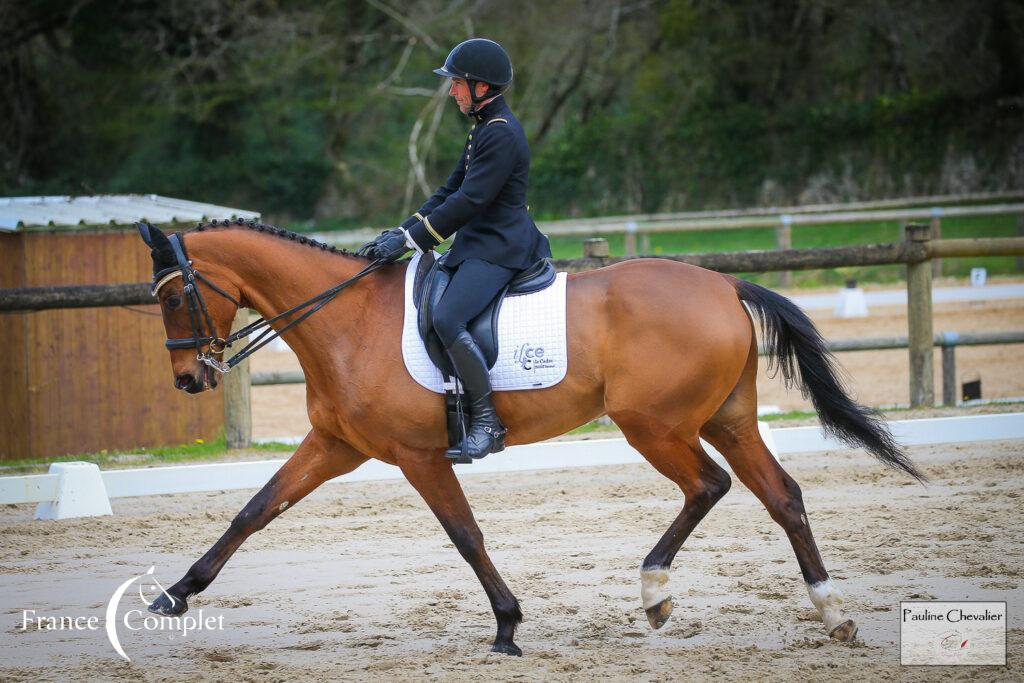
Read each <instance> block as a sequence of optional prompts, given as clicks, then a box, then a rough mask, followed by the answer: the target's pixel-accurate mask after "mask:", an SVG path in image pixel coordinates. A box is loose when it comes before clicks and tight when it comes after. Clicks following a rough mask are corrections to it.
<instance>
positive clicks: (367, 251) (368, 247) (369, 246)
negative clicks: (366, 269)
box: [356, 228, 398, 258]
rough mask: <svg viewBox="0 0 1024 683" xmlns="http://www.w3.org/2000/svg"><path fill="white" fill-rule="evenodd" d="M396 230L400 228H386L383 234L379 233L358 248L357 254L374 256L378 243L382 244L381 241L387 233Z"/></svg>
mask: <svg viewBox="0 0 1024 683" xmlns="http://www.w3.org/2000/svg"><path fill="white" fill-rule="evenodd" d="M395 230H398V228H392V229H391V230H385V231H384V232H382V233H381V234H379V235H377V236H376V237H374V238H373V239H372V240H370V241H369V242H367V243H366V244H364V245H363V246H361V247H359V248H358V249H356V255H357V256H369V257H370V258H374V256H373V250H374V249H375V248H376V247H377V245H378V244H380V241H381V240H382V239H384V236H385V235H387V234H388V233H391V232H394V231H395Z"/></svg>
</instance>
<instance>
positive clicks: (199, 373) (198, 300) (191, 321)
mask: <svg viewBox="0 0 1024 683" xmlns="http://www.w3.org/2000/svg"><path fill="white" fill-rule="evenodd" d="M138 228H139V234H140V235H142V239H143V241H144V242H145V243H146V244H147V245H148V246H149V247H150V249H152V252H151V255H152V257H153V294H154V295H155V296H156V297H157V300H158V301H159V303H160V310H161V313H162V314H163V319H164V329H166V330H167V342H166V346H167V349H168V351H169V352H170V356H171V369H172V370H173V372H174V385H175V386H176V387H177V388H179V389H182V390H184V391H187V392H189V393H190V394H198V393H199V392H201V391H205V390H206V389H212V388H214V387H216V386H217V373H216V371H214V369H213V368H212V367H210V365H209V364H208V363H205V362H203V358H204V357H205V358H206V359H208V360H212V361H215V362H220V361H222V360H223V359H222V355H223V351H224V346H223V342H224V339H225V338H226V337H228V335H229V333H230V332H231V323H232V321H233V320H234V317H235V312H236V311H237V310H238V308H239V306H240V305H241V304H240V303H239V299H240V292H239V290H238V288H237V287H236V286H234V285H233V284H232V283H230V282H228V281H227V279H226V278H223V277H220V278H217V276H216V275H213V276H212V277H211V273H212V271H211V273H208V274H205V275H204V274H202V273H200V272H199V265H202V266H203V267H204V269H205V268H206V267H207V266H210V265H212V264H199V265H196V264H193V262H192V261H191V260H189V256H188V255H187V253H186V252H185V242H184V239H183V238H182V235H180V234H172V235H171V236H170V237H168V236H167V235H165V234H164V233H163V232H161V231H160V230H159V229H158V228H156V227H154V226H152V225H149V224H148V223H145V222H142V223H139V224H138ZM217 279H220V280H221V281H219V282H218V281H216V280H217Z"/></svg>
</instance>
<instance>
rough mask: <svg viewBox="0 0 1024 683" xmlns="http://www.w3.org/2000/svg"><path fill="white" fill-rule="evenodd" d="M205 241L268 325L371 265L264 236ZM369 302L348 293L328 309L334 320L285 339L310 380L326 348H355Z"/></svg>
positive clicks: (239, 233)
mask: <svg viewBox="0 0 1024 683" xmlns="http://www.w3.org/2000/svg"><path fill="white" fill-rule="evenodd" d="M200 236H201V237H202V238H203V239H202V240H201V242H202V252H203V253H209V254H211V256H210V258H211V260H214V259H215V260H216V262H217V263H218V264H220V265H221V266H222V267H224V268H226V269H227V270H228V271H230V272H231V274H232V278H233V279H234V280H235V284H236V286H238V287H239V288H240V289H241V294H242V298H243V300H244V301H245V302H246V303H248V304H249V305H250V306H251V307H252V308H253V309H255V310H256V311H257V312H258V313H259V314H260V315H261V316H263V317H264V318H265V319H267V320H269V319H271V318H273V317H274V316H276V315H278V314H280V313H282V312H284V311H286V310H288V309H290V308H292V307H294V306H296V305H298V304H300V303H302V302H304V301H307V300H309V299H312V298H313V297H315V296H316V295H317V294H320V293H321V292H323V291H325V290H327V289H329V288H331V287H333V286H334V285H336V284H338V283H340V282H343V281H344V280H347V279H348V278H350V277H352V276H353V275H355V274H356V273H357V272H359V270H361V269H362V268H363V267H365V265H366V263H365V262H364V261H362V260H360V259H357V258H355V257H350V256H344V255H339V254H335V253H331V252H326V251H320V250H317V249H315V248H313V247H310V246H308V245H302V244H297V243H294V242H289V241H287V240H283V239H281V238H279V237H275V236H272V235H267V234H263V233H255V232H248V231H244V230H225V231H218V232H210V233H197V234H196V237H200ZM207 247H208V248H209V251H207ZM214 255H215V256H214ZM365 297H366V294H365V289H363V288H358V287H354V288H350V289H346V290H344V291H343V292H341V293H340V294H339V295H338V296H337V297H336V298H335V299H334V300H333V301H332V302H331V303H330V304H329V305H328V307H327V309H328V310H329V311H330V313H331V315H330V316H327V315H325V313H326V311H323V310H321V311H318V312H316V313H314V314H313V315H311V316H309V317H308V318H307V319H306V320H304V321H302V322H301V323H299V324H298V325H295V326H294V327H292V328H291V329H290V330H289V331H288V332H287V333H286V341H287V342H288V344H289V346H291V348H292V350H293V351H295V353H296V355H298V357H299V362H300V363H301V365H302V367H303V369H304V370H305V371H306V373H307V376H308V375H309V374H310V371H312V370H314V368H315V367H316V366H317V365H319V362H320V360H321V358H322V355H323V354H322V353H318V352H322V350H323V349H324V348H329V349H332V350H335V351H339V352H344V350H345V348H346V347H347V346H348V345H350V344H351V343H355V330H356V329H357V328H358V325H355V324H353V323H355V322H356V320H355V318H357V317H358V315H359V313H358V312H359V311H362V310H364V306H363V300H364V299H365ZM307 310H309V309H308V308H306V309H303V310H302V311H298V312H296V313H295V314H293V315H290V316H288V317H286V318H284V319H282V320H280V321H277V322H275V323H274V327H275V328H276V329H278V330H280V329H281V328H282V327H284V326H285V325H286V324H287V323H288V322H290V321H292V320H295V318H297V317H298V316H300V315H302V313H303V312H305V311H307ZM328 317H330V318H331V321H328Z"/></svg>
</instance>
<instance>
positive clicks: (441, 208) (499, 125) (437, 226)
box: [402, 95, 551, 270]
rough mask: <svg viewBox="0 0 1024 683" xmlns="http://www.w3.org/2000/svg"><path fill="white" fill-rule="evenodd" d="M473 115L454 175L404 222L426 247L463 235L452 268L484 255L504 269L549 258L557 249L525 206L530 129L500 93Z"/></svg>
mask: <svg viewBox="0 0 1024 683" xmlns="http://www.w3.org/2000/svg"><path fill="white" fill-rule="evenodd" d="M474 118H475V119H476V123H475V124H474V125H473V127H472V128H471V129H470V131H469V137H468V138H467V140H466V146H465V148H464V149H463V151H462V156H461V157H460V158H459V161H458V163H456V164H455V169H454V170H453V171H452V173H451V175H450V176H448V180H447V181H446V182H445V183H444V185H442V186H441V187H440V188H438V190H437V191H436V192H435V193H434V194H433V195H432V196H431V197H430V198H429V199H428V200H427V201H426V202H425V203H424V204H423V206H421V207H420V210H419V211H417V212H416V213H415V214H414V215H413V216H410V217H409V218H408V219H406V221H405V222H403V223H402V227H403V228H405V229H406V230H408V231H409V235H410V236H411V237H412V239H413V240H414V241H415V242H416V244H417V245H418V246H419V247H420V249H422V250H424V251H425V250H427V249H432V248H433V247H435V246H437V245H438V244H440V243H441V242H443V241H444V240H445V239H447V238H448V237H450V236H451V235H452V234H453V233H456V232H457V233H458V234H456V235H455V241H454V242H453V243H452V246H451V249H450V250H449V251H450V252H451V253H450V255H449V256H448V259H447V265H448V266H449V267H453V266H457V265H458V264H460V263H462V261H464V260H465V259H467V258H478V259H483V260H484V261H488V262H490V263H494V264H496V265H499V266H505V267H506V268H516V269H520V270H521V269H525V268H528V267H530V266H531V265H533V264H534V263H536V262H537V261H538V260H540V259H542V258H545V257H550V256H551V247H550V246H549V244H548V239H547V237H545V236H544V235H543V234H541V232H540V231H539V230H538V229H537V226H536V224H534V222H533V219H532V218H530V214H529V213H527V210H526V187H527V184H528V181H529V176H530V147H529V145H528V144H527V142H526V134H525V133H524V132H523V127H522V126H521V125H520V124H519V121H518V120H517V119H516V117H515V116H514V115H513V114H512V111H511V110H510V109H509V108H508V105H507V104H505V98H504V97H503V96H500V95H499V96H498V97H497V98H495V99H494V100H492V101H491V102H489V103H488V104H487V106H485V107H484V108H483V109H482V110H481V111H479V112H478V113H477V114H476V116H475V117H474Z"/></svg>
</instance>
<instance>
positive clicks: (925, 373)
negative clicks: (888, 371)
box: [904, 223, 935, 408]
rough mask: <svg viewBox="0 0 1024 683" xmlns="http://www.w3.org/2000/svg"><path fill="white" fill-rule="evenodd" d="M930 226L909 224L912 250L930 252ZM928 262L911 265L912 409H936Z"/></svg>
mask: <svg viewBox="0 0 1024 683" xmlns="http://www.w3.org/2000/svg"><path fill="white" fill-rule="evenodd" d="M931 231H932V228H931V226H930V225H923V224H914V223H909V224H907V225H906V226H905V228H904V234H905V241H906V243H907V246H908V247H910V248H921V247H924V249H927V247H928V242H929V241H930V240H931ZM928 261H929V259H927V258H925V259H924V260H923V261H918V262H917V263H908V264H907V326H908V328H909V329H908V343H907V347H908V349H909V351H910V406H911V407H912V408H917V407H921V406H927V407H932V406H934V405H935V378H934V376H933V375H932V373H933V371H934V370H933V362H932V348H933V345H934V343H935V339H934V337H933V334H932V267H931V264H930V263H929V262H928Z"/></svg>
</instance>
